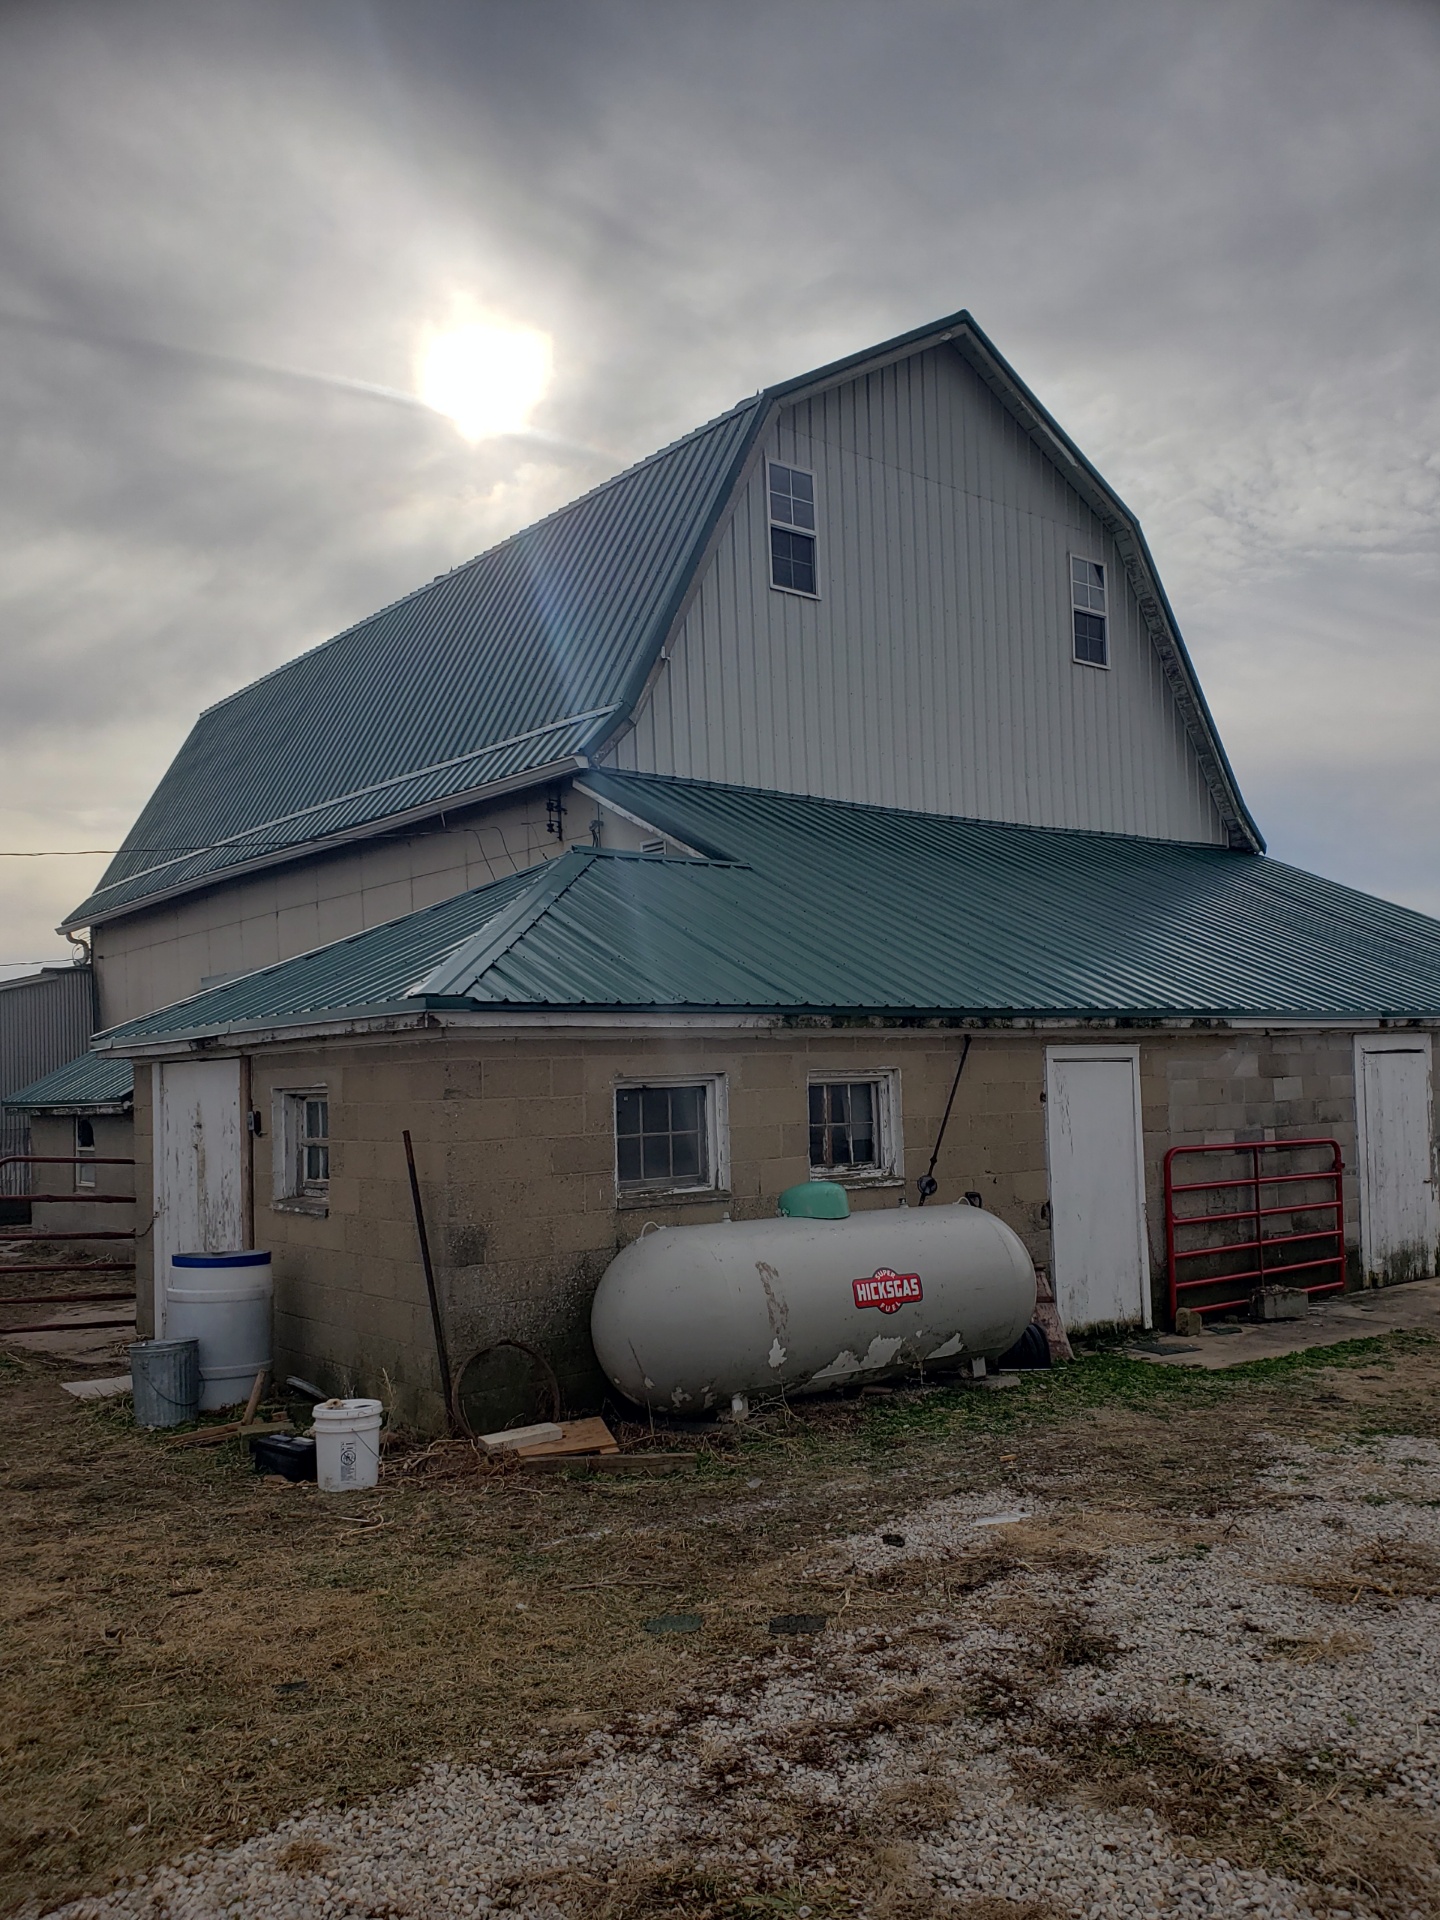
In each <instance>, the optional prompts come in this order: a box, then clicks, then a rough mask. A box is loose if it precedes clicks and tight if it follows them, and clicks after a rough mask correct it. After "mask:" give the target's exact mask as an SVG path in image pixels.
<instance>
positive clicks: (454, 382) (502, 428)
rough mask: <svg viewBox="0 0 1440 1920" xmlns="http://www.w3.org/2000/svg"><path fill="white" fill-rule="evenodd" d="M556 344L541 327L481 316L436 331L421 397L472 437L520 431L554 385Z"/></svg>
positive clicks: (425, 354) (423, 367) (425, 357)
mask: <svg viewBox="0 0 1440 1920" xmlns="http://www.w3.org/2000/svg"><path fill="white" fill-rule="evenodd" d="M552 358H553V356H552V343H551V339H550V335H549V334H548V333H542V332H541V331H540V330H539V328H538V327H523V326H507V325H504V324H501V323H497V322H495V321H488V320H475V321H470V322H468V323H467V324H466V325H464V326H460V327H452V328H451V329H450V330H449V331H448V332H445V333H436V334H432V335H431V337H430V339H429V340H428V342H427V343H426V345H425V347H424V349H423V351H422V354H421V358H420V398H421V399H422V400H423V401H424V402H425V405H426V406H427V407H433V408H434V409H435V411H436V412H437V413H443V414H445V415H447V416H448V417H449V418H450V419H451V420H453V421H454V422H455V424H456V426H457V427H458V428H459V429H460V431H461V433H463V434H464V436H465V438H466V439H467V440H485V439H488V438H490V437H492V436H493V435H495V434H501V433H520V432H523V431H524V429H525V428H526V427H527V426H528V425H529V424H530V415H531V413H532V411H533V410H534V408H535V407H536V406H538V405H539V403H540V401H541V400H542V399H544V397H545V393H546V390H547V388H548V387H549V385H550V375H551V370H552Z"/></svg>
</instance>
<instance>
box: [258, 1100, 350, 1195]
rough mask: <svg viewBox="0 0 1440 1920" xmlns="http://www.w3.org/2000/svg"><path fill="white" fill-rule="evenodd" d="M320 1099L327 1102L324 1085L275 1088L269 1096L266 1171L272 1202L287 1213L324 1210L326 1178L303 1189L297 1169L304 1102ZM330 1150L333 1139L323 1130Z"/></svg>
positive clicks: (327, 1103)
mask: <svg viewBox="0 0 1440 1920" xmlns="http://www.w3.org/2000/svg"><path fill="white" fill-rule="evenodd" d="M307 1100H323V1101H324V1102H325V1104H326V1109H327V1116H326V1117H327V1121H328V1117H329V1116H328V1109H329V1105H330V1089H329V1087H328V1086H325V1085H323V1084H322V1085H319V1086H316V1085H311V1086H306V1087H276V1088H275V1089H274V1090H273V1092H272V1093H271V1096H270V1139H271V1148H270V1173H271V1192H272V1204H273V1205H274V1206H276V1207H279V1208H280V1209H281V1210H282V1211H284V1212H287V1213H322V1214H323V1213H328V1212H329V1210H330V1181H329V1180H328V1179H327V1180H326V1182H325V1185H324V1187H323V1189H322V1188H321V1187H319V1185H318V1184H317V1185H313V1186H310V1187H308V1188H307V1186H306V1184H305V1181H304V1180H303V1178H302V1176H301V1171H300V1143H301V1140H302V1138H303V1132H302V1130H303V1127H304V1124H305V1102H306V1101H307ZM325 1137H326V1140H327V1141H328V1142H329V1144H330V1147H331V1151H332V1152H333V1151H334V1141H333V1138H332V1136H331V1135H330V1134H329V1133H328V1132H327V1133H326V1136H325Z"/></svg>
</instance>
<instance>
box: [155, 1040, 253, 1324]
mask: <svg viewBox="0 0 1440 1920" xmlns="http://www.w3.org/2000/svg"><path fill="white" fill-rule="evenodd" d="M211 1065H213V1066H216V1067H224V1066H234V1067H235V1068H236V1070H237V1071H236V1087H237V1090H238V1094H239V1099H240V1101H241V1105H240V1108H239V1114H238V1125H239V1142H240V1149H239V1150H240V1160H239V1173H240V1187H239V1193H238V1196H237V1197H238V1199H239V1204H240V1233H241V1237H242V1238H247V1237H248V1238H249V1239H250V1240H251V1241H252V1242H253V1239H254V1234H253V1231H252V1227H253V1219H252V1213H253V1191H252V1180H251V1149H252V1144H253V1143H252V1142H251V1140H250V1136H249V1129H248V1127H247V1126H246V1121H245V1110H246V1109H245V1102H246V1101H247V1098H248V1094H249V1077H248V1070H249V1062H248V1059H247V1058H246V1057H245V1056H244V1055H241V1054H214V1055H211V1054H205V1055H201V1056H200V1057H199V1058H196V1057H194V1056H189V1057H185V1058H179V1059H173V1060H155V1061H153V1062H152V1063H151V1068H150V1073H151V1081H150V1089H151V1098H150V1183H151V1225H150V1262H151V1268H152V1272H151V1285H152V1290H153V1293H154V1301H155V1306H154V1313H155V1338H156V1339H157V1340H163V1339H164V1338H165V1282H166V1279H167V1277H168V1274H169V1269H170V1255H171V1254H172V1253H180V1252H183V1251H184V1248H183V1247H177V1246H174V1245H172V1244H171V1234H170V1228H171V1214H170V1209H169V1208H168V1207H167V1205H166V1193H165V1124H166V1121H165V1110H166V1093H165V1069H166V1068H167V1067H189V1066H211Z"/></svg>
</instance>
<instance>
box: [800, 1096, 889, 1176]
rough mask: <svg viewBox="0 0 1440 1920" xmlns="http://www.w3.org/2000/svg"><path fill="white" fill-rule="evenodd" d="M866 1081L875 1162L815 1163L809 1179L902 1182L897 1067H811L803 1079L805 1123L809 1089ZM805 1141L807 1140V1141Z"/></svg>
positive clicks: (807, 1112)
mask: <svg viewBox="0 0 1440 1920" xmlns="http://www.w3.org/2000/svg"><path fill="white" fill-rule="evenodd" d="M860 1080H865V1081H868V1082H869V1083H870V1084H871V1085H872V1086H873V1087H874V1088H875V1165H874V1166H873V1167H819V1166H814V1165H812V1166H811V1168H810V1178H811V1179H812V1180H835V1181H838V1183H839V1184H840V1185H841V1186H842V1187H888V1186H895V1185H897V1184H898V1185H900V1186H903V1185H904V1184H905V1128H904V1124H903V1122H902V1119H901V1115H900V1069H899V1068H898V1067H823V1068H822V1067H812V1068H811V1070H810V1072H809V1074H808V1076H807V1077H806V1081H805V1127H806V1133H807V1136H808V1133H809V1127H810V1089H811V1087H825V1086H832V1087H833V1086H841V1085H850V1086H853V1085H854V1084H855V1083H856V1082H857V1081H860ZM807 1144H808V1142H807Z"/></svg>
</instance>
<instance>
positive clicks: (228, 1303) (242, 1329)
mask: <svg viewBox="0 0 1440 1920" xmlns="http://www.w3.org/2000/svg"><path fill="white" fill-rule="evenodd" d="M270 1296H271V1280H270V1256H269V1254H268V1253H260V1252H255V1251H251V1250H247V1251H244V1252H240V1253H176V1254H172V1255H171V1258H170V1275H169V1279H168V1282H167V1284H166V1288H165V1331H166V1333H167V1335H169V1337H170V1338H171V1339H175V1340H198V1341H199V1343H200V1408H201V1411H202V1412H205V1413H213V1412H214V1411H215V1410H216V1409H217V1408H218V1407H233V1406H237V1405H239V1404H241V1403H242V1402H243V1401H245V1400H247V1399H248V1398H249V1396H250V1388H251V1386H252V1385H253V1384H254V1380H255V1376H256V1374H257V1373H259V1372H260V1370H261V1368H262V1367H263V1368H265V1369H267V1370H268V1369H269V1366H270Z"/></svg>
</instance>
